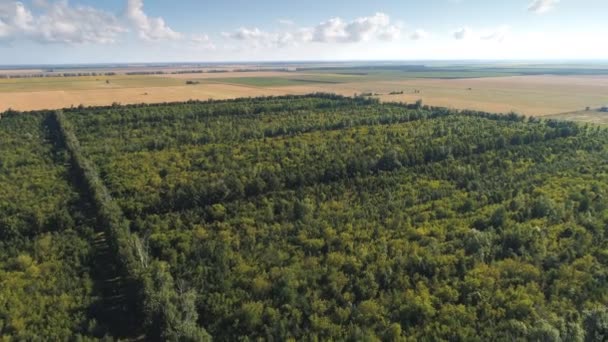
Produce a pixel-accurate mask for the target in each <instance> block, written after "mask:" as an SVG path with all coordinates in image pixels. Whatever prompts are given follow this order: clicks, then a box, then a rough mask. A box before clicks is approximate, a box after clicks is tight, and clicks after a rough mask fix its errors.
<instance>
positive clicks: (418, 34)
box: [410, 29, 429, 40]
mask: <svg viewBox="0 0 608 342" xmlns="http://www.w3.org/2000/svg"><path fill="white" fill-rule="evenodd" d="M428 36H429V34H428V32H426V31H425V30H420V29H418V30H416V31H414V32H412V34H410V39H411V40H421V39H426V38H428Z"/></svg>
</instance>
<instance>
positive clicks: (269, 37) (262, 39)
mask: <svg viewBox="0 0 608 342" xmlns="http://www.w3.org/2000/svg"><path fill="white" fill-rule="evenodd" d="M222 36H223V37H224V38H229V39H233V40H238V41H242V42H245V43H247V44H248V45H251V46H254V47H285V46H290V45H296V44H297V43H298V42H301V41H303V38H302V37H303V36H302V35H301V34H300V33H299V31H296V32H266V31H262V30H260V29H259V28H257V27H254V28H251V29H249V28H246V27H241V28H240V29H238V30H236V31H234V32H231V33H228V32H224V33H222Z"/></svg>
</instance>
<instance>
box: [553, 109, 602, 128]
mask: <svg viewBox="0 0 608 342" xmlns="http://www.w3.org/2000/svg"><path fill="white" fill-rule="evenodd" d="M547 118H551V119H556V120H566V121H576V122H581V123H589V124H595V125H602V126H607V125H608V113H607V112H600V111H599V110H582V111H578V112H572V113H564V114H556V115H549V116H547Z"/></svg>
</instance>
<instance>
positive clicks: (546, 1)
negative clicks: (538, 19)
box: [528, 0, 559, 14]
mask: <svg viewBox="0 0 608 342" xmlns="http://www.w3.org/2000/svg"><path fill="white" fill-rule="evenodd" d="M558 3H559V0H534V1H532V3H530V6H528V11H530V12H534V13H538V14H542V13H546V12H549V11H550V10H552V9H553V8H554V7H555V5H557V4H558Z"/></svg>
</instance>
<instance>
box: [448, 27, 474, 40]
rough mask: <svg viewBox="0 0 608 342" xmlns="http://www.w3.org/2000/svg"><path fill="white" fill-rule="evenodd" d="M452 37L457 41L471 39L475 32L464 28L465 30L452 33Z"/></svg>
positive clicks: (461, 29)
mask: <svg viewBox="0 0 608 342" xmlns="http://www.w3.org/2000/svg"><path fill="white" fill-rule="evenodd" d="M452 35H453V36H454V38H455V39H457V40H464V39H469V38H470V37H471V36H472V35H473V30H471V29H470V28H468V27H463V28H460V29H458V30H456V31H454V33H452Z"/></svg>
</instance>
